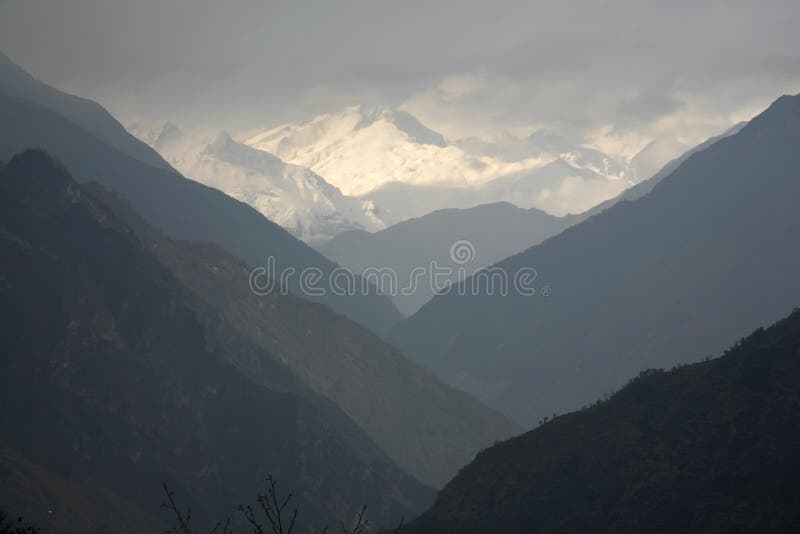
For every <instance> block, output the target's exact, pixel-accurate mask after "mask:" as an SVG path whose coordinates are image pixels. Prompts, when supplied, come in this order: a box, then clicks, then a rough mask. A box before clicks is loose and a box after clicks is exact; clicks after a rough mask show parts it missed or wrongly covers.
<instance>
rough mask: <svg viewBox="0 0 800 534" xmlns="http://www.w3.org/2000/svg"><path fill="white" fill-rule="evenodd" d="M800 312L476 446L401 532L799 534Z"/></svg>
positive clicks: (467, 533)
mask: <svg viewBox="0 0 800 534" xmlns="http://www.w3.org/2000/svg"><path fill="white" fill-rule="evenodd" d="M798 442H800V310H795V311H794V313H792V314H791V315H790V316H789V317H788V318H786V319H784V320H782V321H780V322H778V323H777V324H775V325H774V326H772V327H770V328H768V329H766V330H764V329H762V328H760V329H758V330H757V331H755V332H754V333H753V334H752V335H750V336H749V337H747V338H746V339H744V340H742V341H740V342H738V343H737V344H736V345H735V346H734V347H732V348H731V349H729V350H727V351H726V352H725V354H724V355H723V356H721V357H719V358H716V359H712V360H709V361H706V362H703V363H696V364H693V365H687V366H682V367H680V368H677V369H674V370H672V371H656V370H650V371H647V372H643V373H641V375H640V376H639V377H638V378H636V379H634V380H632V381H630V383H629V384H628V385H627V386H625V387H624V388H623V389H622V390H620V391H619V392H617V393H616V394H614V395H613V396H611V397H610V398H609V399H607V400H605V401H603V402H598V403H596V404H595V405H594V406H592V407H590V408H587V409H585V410H581V411H578V412H574V413H569V414H566V415H562V416H559V417H556V418H554V419H553V420H551V421H548V422H547V423H545V424H543V425H542V426H540V427H539V428H536V429H535V430H532V431H530V432H527V433H526V434H523V435H521V436H518V437H516V438H513V439H510V440H508V441H505V442H503V443H501V444H499V445H496V446H494V447H491V448H490V449H488V450H486V451H483V452H481V453H480V454H479V455H478V456H477V458H475V460H474V461H473V462H472V463H470V465H468V466H467V467H465V468H464V469H463V470H462V471H461V472H460V473H459V474H458V476H456V478H455V479H453V480H452V481H451V482H450V483H449V484H448V485H447V486H446V487H445V489H444V490H443V491H442V492H440V493H439V495H438V497H437V498H436V504H435V505H434V506H433V507H432V508H431V509H430V510H429V511H427V512H426V513H425V514H423V515H422V516H421V517H420V518H419V519H417V520H416V521H414V522H412V523H411V524H409V525H407V526H406V527H405V528H404V529H403V531H404V532H407V533H410V534H427V533H431V534H433V533H439V532H460V533H464V534H470V533H476V534H478V533H480V534H484V533H501V532H503V533H505V532H532V533H539V532H542V533H544V532H563V533H572V532H597V533H612V532H613V533H619V532H631V533H633V532H658V533H660V532H664V533H667V532H795V531H797V530H798V528H800V487H799V483H798V481H800V476H799V475H800V459H799V458H798V456H797V454H796V451H797V443H798Z"/></svg>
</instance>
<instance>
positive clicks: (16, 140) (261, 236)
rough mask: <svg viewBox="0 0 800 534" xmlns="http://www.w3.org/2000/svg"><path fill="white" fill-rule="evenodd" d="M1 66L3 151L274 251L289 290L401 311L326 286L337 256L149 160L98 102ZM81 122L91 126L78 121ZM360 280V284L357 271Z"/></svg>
mask: <svg viewBox="0 0 800 534" xmlns="http://www.w3.org/2000/svg"><path fill="white" fill-rule="evenodd" d="M0 68H2V74H3V77H2V83H0V120H1V121H2V124H3V128H2V129H0V159H2V160H7V159H8V158H10V157H11V155H13V154H16V153H18V152H20V151H22V150H25V149H27V148H42V149H45V150H47V151H48V152H49V153H50V154H52V155H53V156H54V157H56V158H58V159H59V160H60V161H62V162H63V163H64V164H65V165H66V166H67V168H68V169H69V170H70V172H71V173H72V174H73V176H75V178H76V179H77V180H78V181H80V182H85V181H96V182H98V183H100V184H102V185H103V186H104V187H107V188H109V189H111V190H113V191H115V192H117V193H119V194H120V195H121V196H122V197H124V198H126V199H128V200H129V201H130V202H131V203H132V204H133V206H134V208H135V209H136V210H137V211H138V212H139V213H141V214H142V215H143V216H144V217H145V219H147V220H148V222H150V223H151V224H152V225H153V226H155V227H156V228H158V229H159V230H161V231H163V232H165V233H166V234H168V235H169V236H170V237H173V238H176V239H186V240H192V241H208V242H212V243H216V244H219V245H221V246H222V247H224V248H225V249H227V250H229V251H230V252H232V253H233V254H235V255H236V256H238V257H239V258H241V259H243V260H244V261H246V262H247V263H248V264H250V265H252V266H263V265H265V263H266V261H267V257H269V256H273V257H275V258H276V260H277V261H276V268H277V270H278V271H279V272H280V271H282V270H283V269H286V268H293V269H294V270H295V274H294V275H293V276H292V277H291V278H289V280H288V284H289V287H290V289H291V290H292V291H294V292H295V293H297V294H301V295H303V296H304V297H307V298H308V299H310V300H315V301H318V302H322V303H324V304H326V305H328V306H330V307H331V308H332V309H334V310H336V311H338V312H339V313H343V314H344V315H346V316H348V317H349V318H351V319H353V320H355V321H357V322H359V323H361V324H364V325H367V326H369V327H370V328H373V329H374V330H375V331H377V332H385V331H386V330H387V329H388V328H389V326H390V325H392V324H394V323H395V322H396V321H397V320H399V319H400V317H401V315H400V313H399V312H398V311H397V309H396V308H395V307H394V305H393V304H392V303H391V301H390V300H389V299H388V298H387V297H384V296H381V295H378V294H377V293H376V291H375V290H374V288H372V289H370V290H369V291H368V292H363V293H362V292H360V291H359V292H356V293H355V294H345V295H341V296H340V295H337V294H336V292H334V291H332V290H331V287H330V277H329V274H330V272H331V271H332V270H334V269H335V268H336V267H337V266H336V264H334V263H333V262H331V261H330V260H328V259H327V258H325V257H324V256H322V254H320V253H318V252H317V251H315V250H313V249H312V248H310V247H309V246H307V245H306V244H304V243H302V242H301V241H299V240H297V239H295V238H294V237H293V236H292V235H291V234H289V233H288V232H287V231H286V230H284V229H283V228H281V227H280V226H278V225H277V224H274V223H272V222H271V221H269V220H267V219H266V218H265V217H263V216H262V215H261V214H260V213H258V212H257V211H256V210H255V209H253V208H251V207H250V206H248V205H246V204H244V203H242V202H239V201H236V200H234V199H232V198H230V197H229V196H227V195H225V194H224V193H222V192H220V191H218V190H216V189H212V188H209V187H206V186H204V185H202V184H199V183H197V182H194V181H191V180H187V179H186V178H184V177H182V176H181V175H180V174H178V173H177V171H175V170H173V169H171V168H170V167H169V166H168V165H167V164H166V163H164V162H163V160H161V159H160V157H159V158H158V161H157V162H155V163H156V164H158V163H159V162H160V164H158V165H154V164H153V162H152V161H150V160H151V159H152V155H153V154H155V152H153V151H152V150H151V149H150V148H149V147H147V146H146V145H144V144H143V143H141V142H139V141H138V140H136V139H135V138H133V137H132V136H130V135H129V134H128V133H127V132H125V131H124V128H123V127H122V126H121V125H119V123H117V122H116V121H114V119H113V118H111V116H110V115H108V114H107V113H106V112H105V111H104V110H102V108H100V106H99V105H97V104H94V103H87V102H88V101H86V100H83V99H78V98H76V97H70V96H68V95H64V94H63V93H59V92H57V91H56V90H55V89H52V88H50V87H47V86H46V85H44V84H41V83H40V82H37V81H35V80H33V79H32V78H30V76H29V75H28V74H27V73H25V72H24V71H22V70H21V69H19V68H18V67H16V66H15V65H13V64H12V63H10V62H8V61H7V60H6V61H2V60H0ZM15 87H24V90H17V91H15V92H16V93H20V94H21V96H20V97H16V96H13V94H14V92H9V88H10V89H13V88H15ZM54 95H55V96H54ZM72 105H74V106H75V107H71V106H72ZM87 110H89V111H87ZM98 110H99V111H98ZM90 111H91V113H90ZM98 116H99V118H98ZM71 117H73V118H75V117H76V120H79V121H80V123H77V122H73V120H71ZM87 117H88V118H87ZM81 123H82V124H84V125H87V128H89V129H84V128H82V127H81V126H80V125H79V124H81ZM119 145H124V147H123V148H125V151H124V152H123V151H121V150H119V149H118V148H115V147H118V146H119ZM131 153H135V155H134V156H131V155H130V154H131ZM307 268H314V269H319V271H320V272H321V273H322V276H321V278H320V282H319V286H317V287H319V288H321V289H323V290H324V295H321V296H311V295H310V294H309V292H307V291H302V290H301V287H300V281H299V278H300V273H301V272H302V271H303V270H305V269H307ZM357 285H358V287H360V286H361V282H360V279H359V280H358V281H357Z"/></svg>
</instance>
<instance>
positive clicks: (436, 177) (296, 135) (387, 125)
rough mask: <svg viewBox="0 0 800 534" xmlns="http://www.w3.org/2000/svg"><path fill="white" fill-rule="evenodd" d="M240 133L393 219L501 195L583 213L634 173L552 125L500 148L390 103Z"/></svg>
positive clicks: (629, 180) (518, 201) (622, 162)
mask: <svg viewBox="0 0 800 534" xmlns="http://www.w3.org/2000/svg"><path fill="white" fill-rule="evenodd" d="M244 142H245V143H246V144H248V145H250V146H252V147H254V148H257V149H260V150H264V151H266V152H270V153H272V154H274V155H276V156H277V157H279V158H281V159H282V160H283V161H285V162H287V163H292V164H295V165H300V166H302V167H306V168H308V169H311V170H312V171H314V172H315V173H317V174H319V175H320V176H322V177H324V178H325V180H327V181H328V182H329V183H331V184H332V185H334V186H336V187H338V188H339V189H340V190H341V191H342V192H343V193H344V194H345V195H349V196H354V197H358V198H361V199H362V200H365V201H370V202H373V203H374V205H376V206H378V207H380V209H381V210H382V212H383V213H384V214H385V217H384V221H385V222H387V223H389V224H391V223H393V222H398V221H402V220H405V219H408V218H411V217H419V216H422V215H425V214H426V213H428V212H431V211H434V210H438V209H443V208H470V207H473V206H476V205H478V204H485V203H494V202H499V201H508V202H512V203H514V204H517V205H518V206H520V207H524V208H531V207H536V208H539V209H542V210H545V211H548V212H550V213H555V214H559V215H561V214H565V213H570V212H572V213H577V212H581V211H584V210H585V209H588V208H589V207H591V206H593V205H594V204H596V203H598V202H600V201H602V200H605V199H608V198H611V197H613V196H615V195H617V194H618V193H620V192H621V191H622V190H624V189H625V188H627V187H629V186H630V185H631V184H632V183H634V181H635V172H634V171H633V169H632V167H631V166H630V162H629V161H627V160H626V159H625V158H623V157H615V156H610V155H607V154H603V153H601V152H600V151H598V150H596V149H594V148H591V147H587V146H583V145H581V144H579V143H574V142H569V141H568V140H566V139H565V138H563V137H561V136H559V135H557V134H556V133H554V132H552V131H549V130H541V131H537V132H534V134H532V135H530V136H529V137H526V138H523V139H516V138H515V139H514V140H504V141H503V143H502V147H503V149H501V148H500V147H499V146H496V145H494V144H492V143H490V142H486V141H483V140H478V139H469V140H454V141H452V142H450V141H448V140H447V139H445V137H444V136H442V135H441V134H439V133H437V132H435V131H433V130H431V129H430V128H428V127H426V126H425V125H424V124H422V123H421V122H420V121H419V120H418V119H417V118H416V117H414V116H412V115H411V114H409V113H408V112H406V111H402V110H397V109H391V108H371V107H366V106H352V107H348V108H346V109H344V110H342V111H340V112H338V113H327V114H323V115H319V116H317V117H314V118H312V119H310V120H308V121H303V122H295V123H288V124H284V125H281V126H277V127H275V128H272V129H269V130H266V131H263V132H259V133H256V134H255V135H251V136H250V137H248V138H247V139H246V140H245V141H244ZM510 146H514V147H515V150H510V149H509V148H508V147H510ZM501 179H502V180H501Z"/></svg>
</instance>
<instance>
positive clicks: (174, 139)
mask: <svg viewBox="0 0 800 534" xmlns="http://www.w3.org/2000/svg"><path fill="white" fill-rule="evenodd" d="M129 128H130V129H131V131H134V132H136V133H137V134H138V135H141V136H142V140H143V141H144V140H147V142H149V143H151V146H153V147H154V148H156V149H157V150H158V151H159V153H160V154H161V155H162V156H163V157H164V158H165V159H166V160H167V161H169V163H170V164H172V165H174V166H175V168H176V169H178V170H179V171H180V172H181V173H183V175H184V176H187V177H188V178H191V179H192V180H195V181H198V182H200V183H203V184H205V185H208V186H210V187H214V188H216V189H219V190H220V191H223V192H225V193H226V194H228V195H230V196H231V197H233V198H235V199H237V200H240V201H242V202H244V203H246V204H249V205H250V206H252V207H254V208H255V209H257V210H258V211H259V212H260V213H261V214H263V215H264V216H265V217H267V218H268V219H269V220H271V221H273V222H276V223H278V224H280V225H281V226H282V227H284V228H285V229H286V230H288V231H289V232H291V233H292V235H294V236H295V237H297V238H298V239H302V240H303V241H305V242H306V243H312V244H313V243H320V242H323V241H327V240H329V239H331V238H332V237H333V236H335V235H337V234H340V233H342V232H345V231H348V230H358V229H361V230H369V231H376V230H381V229H383V228H385V227H386V225H385V223H384V222H383V221H382V220H381V218H380V217H381V214H380V212H379V210H378V209H376V208H375V206H373V205H372V204H371V203H370V202H368V201H362V200H359V199H357V198H353V197H348V196H345V195H343V194H342V192H341V191H339V189H337V188H336V187H334V186H332V185H331V184H329V183H328V182H326V181H325V179H323V178H322V177H321V176H319V175H317V174H315V173H314V172H312V171H310V170H308V169H306V168H304V167H300V166H298V165H291V164H287V163H284V162H283V161H281V160H280V159H279V158H278V157H276V156H274V155H272V154H270V153H268V152H264V151H262V150H258V149H255V148H252V147H250V146H248V145H244V144H241V143H238V142H236V141H234V140H233V139H232V138H231V137H230V135H228V134H226V133H221V134H219V135H217V137H216V138H214V139H213V140H210V139H207V138H205V136H202V135H196V134H194V135H193V134H183V133H181V132H180V131H179V130H178V129H177V128H176V127H175V126H174V125H172V124H171V123H166V124H164V125H162V126H161V127H160V128H156V130H157V131H158V133H153V130H151V129H145V128H142V127H141V126H137V125H133V126H131V127H129Z"/></svg>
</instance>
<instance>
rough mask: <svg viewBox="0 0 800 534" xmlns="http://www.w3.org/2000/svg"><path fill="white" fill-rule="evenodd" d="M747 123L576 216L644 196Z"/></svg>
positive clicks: (584, 217) (585, 214)
mask: <svg viewBox="0 0 800 534" xmlns="http://www.w3.org/2000/svg"><path fill="white" fill-rule="evenodd" d="M746 124H747V123H746V122H740V123H737V124H736V125H734V126H732V127H731V128H728V129H727V130H726V131H724V132H723V133H721V134H719V135H715V136H713V137H710V138H708V139H706V140H705V141H703V142H702V143H700V144H699V145H697V146H696V147H693V148H692V149H691V150H688V151H687V152H685V153H683V154H681V155H680V156H678V157H677V158H675V159H673V160H671V161H669V162H668V163H667V164H666V165H664V167H662V169H661V170H660V171H658V172H657V173H655V174H654V175H653V176H651V177H650V178H648V179H646V180H644V181H642V182H639V183H638V184H636V185H634V186H633V187H630V188H628V189H626V190H625V191H623V192H622V193H620V194H619V195H617V196H616V197H614V198H612V199H609V200H606V201H605V202H601V203H600V204H598V205H597V206H595V207H593V208H591V209H589V210H586V211H585V212H583V213H581V214H580V215H577V216H576V217H578V218H579V219H580V220H583V219H586V218H588V217H591V216H592V215H597V214H598V213H601V212H603V211H605V210H607V209H608V208H610V207H611V206H613V205H614V204H616V203H617V202H620V201H622V200H636V199H638V198H642V197H643V196H645V195H646V194H647V193H649V192H650V191H652V190H653V188H654V187H655V186H656V185H658V183H659V182H660V181H661V180H663V179H664V178H666V177H667V176H669V175H670V174H672V173H673V172H674V171H675V169H677V168H678V167H679V166H680V165H681V163H683V162H684V161H686V160H687V159H688V158H689V157H690V156H692V155H693V154H696V153H697V152H700V151H701V150H705V149H706V148H708V147H710V146H711V145H713V144H714V143H716V142H717V141H719V140H720V139H725V138H726V137H729V136H731V135H733V134H735V133H738V132H739V130H741V129H742V128H744V127H745V125H746Z"/></svg>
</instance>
